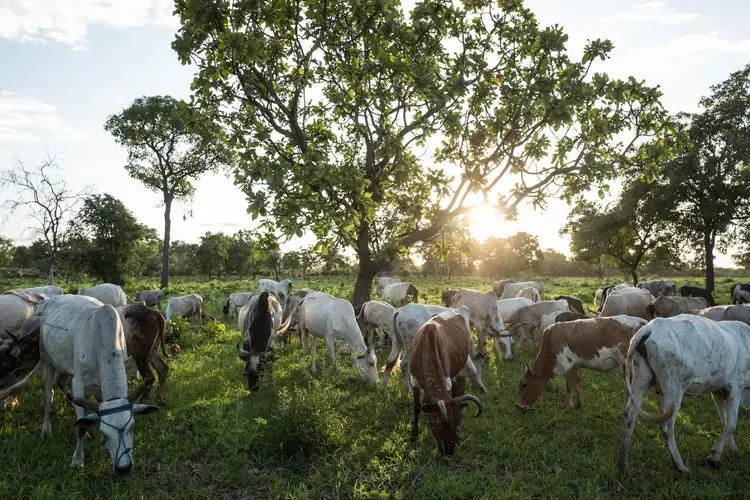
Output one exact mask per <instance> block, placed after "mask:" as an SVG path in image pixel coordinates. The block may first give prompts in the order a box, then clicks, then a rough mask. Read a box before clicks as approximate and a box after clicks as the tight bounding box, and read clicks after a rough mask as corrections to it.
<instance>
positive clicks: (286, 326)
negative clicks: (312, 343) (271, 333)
mask: <svg viewBox="0 0 750 500" xmlns="http://www.w3.org/2000/svg"><path fill="white" fill-rule="evenodd" d="M304 302H305V299H302V300H300V301H299V304H297V305H296V306H295V307H293V308H292V310H291V311H289V316H287V318H286V323H284V324H282V325H279V331H278V332H276V333H277V334H279V333H281V334H284V333H286V331H287V330H289V327H290V326H292V318H293V317H294V313H295V312H297V309H299V308H300V307H302V304H304ZM300 333H301V332H300Z"/></svg>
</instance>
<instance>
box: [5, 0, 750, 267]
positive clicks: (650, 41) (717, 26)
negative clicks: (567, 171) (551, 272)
mask: <svg viewBox="0 0 750 500" xmlns="http://www.w3.org/2000/svg"><path fill="white" fill-rule="evenodd" d="M525 4H526V6H527V7H529V8H531V9H532V11H533V12H535V14H536V15H537V17H538V19H539V22H540V23H541V24H542V25H553V24H559V25H561V26H562V27H563V28H564V30H565V32H566V33H567V34H568V35H569V37H570V39H569V42H568V50H569V51H570V53H571V55H575V56H576V57H577V55H578V54H580V53H581V51H582V48H583V46H584V45H585V43H586V41H587V40H590V39H596V38H607V39H610V40H612V42H613V43H614V45H615V50H614V51H613V53H612V57H611V59H610V60H609V61H607V62H606V63H604V64H602V65H600V66H599V69H600V70H602V71H606V72H607V73H609V74H610V75H611V76H615V77H622V78H624V77H627V76H630V75H633V76H635V77H636V78H638V79H644V80H646V82H647V83H648V84H649V85H659V86H660V87H661V89H662V91H663V92H664V97H663V103H664V104H665V106H666V107H667V109H668V110H670V111H672V112H678V111H694V110H695V109H696V106H697V101H698V99H699V98H700V97H701V96H702V95H705V94H707V93H708V92H709V86H710V85H712V84H715V83H718V82H720V81H722V80H724V79H725V78H726V77H727V76H728V75H729V73H730V72H732V71H736V70H739V69H740V68H742V67H743V66H744V65H745V64H747V63H748V62H750V2H748V1H747V0H721V1H711V0H672V1H661V0H646V1H640V0H569V1H566V2H563V1H560V0H526V2H525ZM171 11H172V2H171V1H170V0H33V1H29V0H0V68H2V71H0V169H2V170H4V169H7V168H9V167H10V166H12V165H13V163H14V162H16V161H19V160H20V161H23V162H24V163H25V164H27V165H35V164H37V163H39V162H40V161H42V160H43V159H45V158H46V157H47V156H48V155H53V156H55V157H56V159H57V161H58V163H59V164H60V165H61V166H62V171H61V176H62V177H63V178H64V179H65V181H66V182H67V183H68V184H69V185H70V186H71V188H73V189H81V188H83V187H84V186H87V185H90V186H92V188H93V189H94V190H95V191H96V192H99V193H109V194H111V195H113V196H115V197H117V198H120V199H121V200H123V202H124V203H125V204H126V205H127V206H128V208H130V209H131V210H132V211H133V213H134V214H135V215H136V216H137V217H138V219H139V220H141V221H142V222H143V223H145V224H147V225H148V226H151V227H153V228H155V229H157V230H159V231H160V232H161V231H162V228H163V213H162V208H161V207H160V206H159V199H158V196H157V195H155V194H154V193H152V192H150V191H148V190H147V189H146V188H144V187H143V186H142V185H141V184H140V183H138V182H137V181H135V180H133V179H130V178H129V177H128V176H127V174H126V172H125V170H124V169H123V168H122V167H123V165H124V164H125V160H126V156H125V152H124V150H123V149H122V148H120V147H119V146H118V145H116V144H115V142H114V140H113V138H112V137H111V136H110V135H109V134H108V133H107V132H105V131H104V129H103V124H104V121H105V120H106V118H107V116H108V115H110V114H113V113H117V112H119V111H120V110H122V109H123V108H124V107H126V106H127V105H129V104H130V103H131V102H132V101H133V99H135V98H136V97H139V96H142V95H156V94H168V95H172V96H174V97H176V98H185V99H187V98H188V97H189V95H190V90H189V86H190V82H191V80H192V76H193V72H194V67H190V66H182V65H180V63H179V61H178V60H177V57H176V54H175V53H174V51H173V50H172V49H171V47H170V43H171V41H172V40H173V39H174V34H175V31H176V29H177V28H178V26H179V22H178V21H177V19H175V18H174V17H173V16H171ZM196 185H197V192H196V195H195V197H194V199H193V200H192V201H191V202H189V203H178V204H176V206H175V207H174V208H173V222H172V240H173V241H174V240H186V241H197V240H198V239H199V238H200V236H201V235H203V234H204V233H205V232H206V231H208V230H210V231H224V232H227V233H233V232H235V231H236V230H238V229H242V228H249V227H252V226H253V225H254V223H253V221H252V220H251V218H250V216H249V215H247V212H246V209H247V203H246V201H245V199H244V196H243V195H242V194H241V192H240V191H239V189H238V188H237V187H235V186H234V185H233V183H232V179H231V177H230V176H229V175H227V174H217V175H210V176H205V177H203V178H201V179H200V180H199V181H198V182H197V184H196ZM6 195H7V193H0V201H2V199H4V198H5V196H6ZM569 211H570V207H569V206H567V205H566V204H565V203H564V202H562V201H560V200H551V201H550V203H549V206H548V208H547V210H546V211H545V212H538V211H537V212H535V211H534V210H533V209H532V208H531V207H529V206H522V207H521V209H520V216H519V219H518V220H517V221H515V222H507V221H505V220H502V219H496V218H495V217H494V215H493V214H491V213H488V212H486V211H478V215H477V216H476V218H475V221H476V222H475V224H474V226H475V228H476V231H477V235H478V236H480V237H482V238H484V237H487V236H490V235H492V236H506V235H509V234H513V233H515V232H517V231H526V232H529V233H531V234H535V235H538V237H539V242H540V246H541V247H542V248H554V249H556V250H558V251H561V252H563V253H566V254H569V249H568V239H567V238H564V237H560V235H559V234H558V231H559V229H560V228H561V227H562V226H563V225H564V224H565V221H566V218H567V215H568V213H569ZM190 214H192V216H190ZM0 234H3V235H5V236H9V237H11V238H13V239H15V240H16V241H18V242H20V243H25V242H28V241H30V240H31V239H33V237H34V234H33V231H31V230H29V228H28V225H27V222H26V220H25V219H23V218H21V217H10V218H7V219H6V218H5V217H2V214H0ZM302 243H303V244H304V243H308V242H302ZM299 245H300V242H299V241H293V242H289V243H287V244H286V245H283V246H282V248H284V247H286V248H287V249H288V248H292V247H299ZM717 265H719V266H730V265H731V259H730V258H729V257H727V256H724V255H720V256H718V258H717Z"/></svg>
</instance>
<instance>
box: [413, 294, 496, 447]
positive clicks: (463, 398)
mask: <svg viewBox="0 0 750 500" xmlns="http://www.w3.org/2000/svg"><path fill="white" fill-rule="evenodd" d="M461 309H464V310H465V309H466V307H465V306H464V307H462V308H461ZM470 342H471V331H470V330H469V321H468V310H465V311H464V312H463V314H462V313H461V312H456V311H446V312H444V313H441V314H438V315H437V316H435V317H433V318H432V319H430V320H429V321H428V322H427V323H425V324H424V325H422V327H421V328H420V329H419V331H418V332H417V335H416V336H415V337H414V341H413V342H412V353H411V362H410V364H409V377H410V378H411V385H412V388H413V392H414V422H413V423H412V428H411V439H412V441H414V440H416V439H417V437H418V436H419V414H420V412H422V411H424V412H425V413H427V423H428V424H429V426H430V430H431V431H432V435H433V436H435V439H436V440H437V442H438V449H439V450H440V453H441V454H443V455H453V452H454V449H455V447H456V441H457V440H458V433H457V429H458V425H459V424H460V423H461V408H463V407H464V406H468V401H473V402H474V403H476V404H477V406H478V407H479V412H478V413H477V416H479V415H480V414H481V413H482V403H481V401H479V399H478V398H477V397H476V396H473V395H472V394H463V392H464V388H465V387H466V379H465V373H464V368H465V367H466V362H467V360H468V358H469V353H470V351H471V350H470ZM421 391H424V400H423V401H420V392H421Z"/></svg>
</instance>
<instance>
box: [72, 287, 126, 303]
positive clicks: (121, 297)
mask: <svg viewBox="0 0 750 500" xmlns="http://www.w3.org/2000/svg"><path fill="white" fill-rule="evenodd" d="M78 295H84V296H86V297H93V298H95V299H96V300H98V301H99V302H101V303H102V304H109V305H111V306H115V307H117V306H124V305H127V303H128V299H127V296H126V295H125V292H123V291H122V288H120V287H119V286H118V285H113V284H112V283H102V284H101V285H96V286H95V287H93V288H79V289H78Z"/></svg>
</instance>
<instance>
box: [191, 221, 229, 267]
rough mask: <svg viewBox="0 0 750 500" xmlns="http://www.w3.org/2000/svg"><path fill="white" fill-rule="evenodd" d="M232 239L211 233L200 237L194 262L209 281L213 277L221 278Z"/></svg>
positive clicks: (224, 235)
mask: <svg viewBox="0 0 750 500" xmlns="http://www.w3.org/2000/svg"><path fill="white" fill-rule="evenodd" d="M231 244H232V237H231V236H227V235H226V234H224V233H221V232H219V233H212V232H211V231H208V232H207V233H206V234H204V235H203V236H201V242H200V244H199V245H198V249H197V250H196V252H195V260H196V262H197V263H198V267H200V269H201V271H203V272H204V273H205V274H207V275H208V278H209V279H211V278H213V277H214V276H217V277H218V278H221V275H222V273H223V272H224V271H225V269H226V266H227V262H228V261H229V246H230V245H231Z"/></svg>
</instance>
